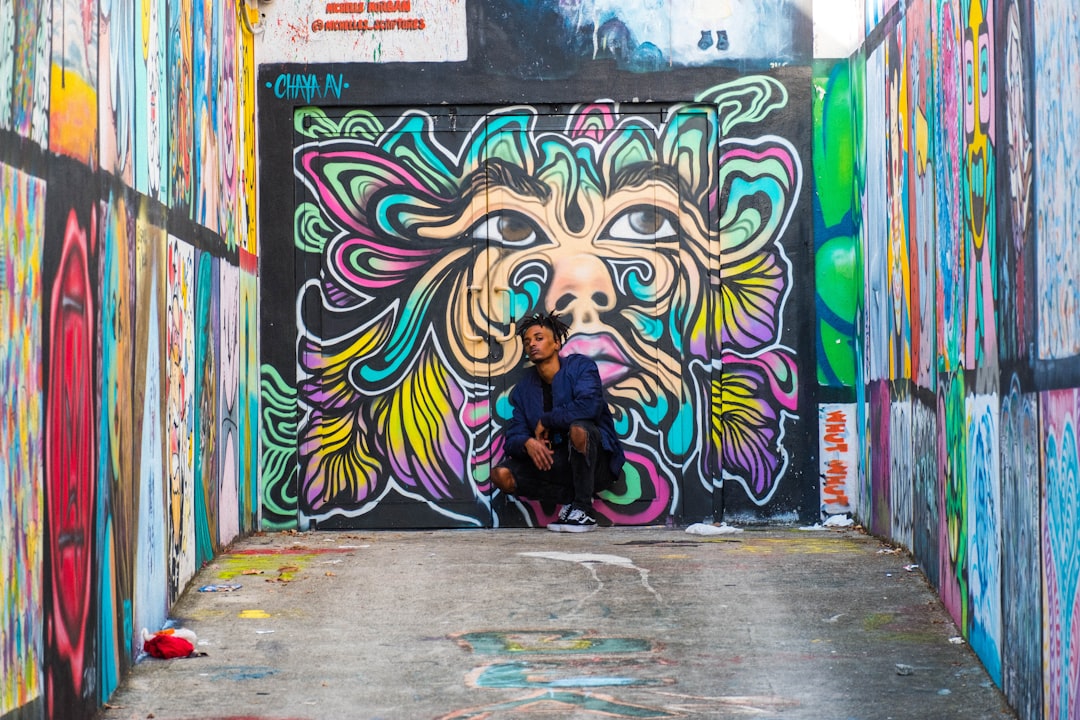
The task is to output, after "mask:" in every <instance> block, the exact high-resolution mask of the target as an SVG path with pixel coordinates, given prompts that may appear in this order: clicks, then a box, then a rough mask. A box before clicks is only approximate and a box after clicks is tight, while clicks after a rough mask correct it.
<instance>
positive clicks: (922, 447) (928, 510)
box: [911, 397, 941, 588]
mask: <svg viewBox="0 0 1080 720" xmlns="http://www.w3.org/2000/svg"><path fill="white" fill-rule="evenodd" d="M911 438H912V444H913V446H914V448H915V454H914V458H913V463H914V464H913V467H912V473H913V475H914V478H913V480H914V491H913V493H912V509H911V512H912V528H911V536H912V537H911V552H912V555H914V556H915V560H916V561H917V562H918V564H919V567H920V568H922V571H923V574H924V575H926V580H927V582H929V583H930V585H931V586H933V587H935V588H936V587H938V585H939V583H940V579H939V577H938V573H939V571H940V567H939V561H938V553H939V545H940V543H941V537H940V536H939V535H938V526H939V523H940V522H941V520H940V516H941V508H940V506H939V505H938V497H939V496H940V495H941V488H940V487H939V476H938V473H937V470H938V466H937V453H935V452H933V449H934V448H935V447H936V446H937V411H936V408H935V404H934V402H933V398H932V397H931V398H929V399H928V400H925V401H924V400H923V399H922V398H919V397H916V398H915V399H914V402H913V403H912V417H911ZM927 449H930V452H927Z"/></svg>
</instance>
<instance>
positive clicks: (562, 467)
mask: <svg viewBox="0 0 1080 720" xmlns="http://www.w3.org/2000/svg"><path fill="white" fill-rule="evenodd" d="M575 426H577V427H581V428H582V429H584V430H585V431H586V432H587V433H588V439H587V442H586V444H585V452H578V451H577V449H576V448H574V446H573V444H572V443H571V442H570V440H569V437H568V435H569V433H568V434H567V436H564V437H563V438H561V442H558V443H556V444H555V445H552V447H551V450H552V452H553V453H554V457H553V458H552V465H551V468H550V469H548V470H540V469H539V468H537V467H536V465H534V464H533V461H532V458H530V457H529V456H528V455H525V456H524V457H514V456H507V457H505V458H503V461H502V462H501V463H499V465H501V466H502V467H505V468H506V469H508V470H509V471H510V473H511V474H512V475H513V476H514V484H515V485H516V486H517V491H516V493H515V494H517V495H520V496H522V497H527V498H530V499H532V500H537V501H539V502H547V503H555V504H558V505H566V504H568V503H573V504H574V506H575V507H578V508H581V509H582V510H592V502H593V495H595V494H596V493H597V492H599V491H601V490H606V489H607V488H609V487H611V485H612V483H613V482H614V481H615V478H614V477H613V476H612V473H611V453H610V452H608V451H607V450H605V449H604V448H603V447H601V444H600V429H599V428H598V427H597V426H596V423H594V422H592V421H589V420H579V421H576V422H574V423H573V424H571V426H570V428H571V430H572V429H573V428H574V427H575Z"/></svg>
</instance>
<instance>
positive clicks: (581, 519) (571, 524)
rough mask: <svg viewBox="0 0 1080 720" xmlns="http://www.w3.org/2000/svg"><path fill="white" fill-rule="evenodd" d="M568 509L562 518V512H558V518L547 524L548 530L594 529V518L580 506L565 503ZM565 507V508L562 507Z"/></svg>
mask: <svg viewBox="0 0 1080 720" xmlns="http://www.w3.org/2000/svg"><path fill="white" fill-rule="evenodd" d="M566 507H568V508H570V511H569V512H567V513H566V517H565V518H563V516H562V515H563V514H562V513H559V520H558V521H557V522H553V523H551V524H550V525H548V526H547V527H548V530H551V531H552V532H578V533H580V532H589V531H590V530H595V529H596V520H594V519H593V518H592V516H591V515H589V513H587V512H585V511H584V510H582V509H581V508H576V507H573V506H572V505H567V506H566ZM564 509H565V508H564Z"/></svg>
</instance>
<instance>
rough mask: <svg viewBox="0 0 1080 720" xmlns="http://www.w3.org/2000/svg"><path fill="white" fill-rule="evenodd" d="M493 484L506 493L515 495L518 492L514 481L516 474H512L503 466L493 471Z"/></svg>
mask: <svg viewBox="0 0 1080 720" xmlns="http://www.w3.org/2000/svg"><path fill="white" fill-rule="evenodd" d="M491 482H492V483H493V484H494V485H495V487H497V488H499V489H500V490H502V491H503V492H504V493H508V494H510V495H513V494H514V493H515V492H517V483H516V482H515V481H514V474H513V473H511V472H510V469H509V468H505V467H503V466H502V465H498V466H496V467H495V469H494V470H492V471H491Z"/></svg>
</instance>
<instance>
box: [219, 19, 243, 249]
mask: <svg viewBox="0 0 1080 720" xmlns="http://www.w3.org/2000/svg"><path fill="white" fill-rule="evenodd" d="M223 5H224V9H219V10H218V12H219V13H220V17H221V32H220V36H219V38H220V39H219V40H218V43H217V45H216V47H218V48H219V50H218V62H219V63H220V71H219V75H218V84H217V90H216V92H214V97H215V102H216V103H218V108H217V130H216V132H217V145H218V157H217V162H213V159H211V163H210V164H211V165H214V166H216V167H218V168H219V171H218V175H219V177H220V191H219V192H220V194H221V198H220V200H219V202H218V208H217V210H218V217H217V219H216V220H215V221H214V223H213V225H214V226H215V227H217V228H218V232H219V233H220V234H221V237H222V238H223V239H224V240H225V247H227V248H228V249H229V250H235V249H236V247H237V235H238V232H239V230H238V227H237V225H238V218H243V217H244V216H243V215H238V214H237V213H236V210H235V208H236V207H237V204H238V196H239V192H240V187H239V181H240V161H241V157H240V155H239V152H238V150H239V148H240V142H239V141H240V135H239V131H238V128H237V120H238V118H237V114H236V108H237V105H238V103H239V100H240V98H239V96H238V94H237V91H238V88H237V83H236V79H237V55H236V48H237V45H238V44H239V40H238V39H237V32H236V22H237V17H236V12H234V11H233V10H234V8H233V5H232V3H223ZM240 12H246V10H240ZM245 235H246V233H245Z"/></svg>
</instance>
